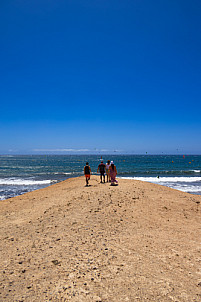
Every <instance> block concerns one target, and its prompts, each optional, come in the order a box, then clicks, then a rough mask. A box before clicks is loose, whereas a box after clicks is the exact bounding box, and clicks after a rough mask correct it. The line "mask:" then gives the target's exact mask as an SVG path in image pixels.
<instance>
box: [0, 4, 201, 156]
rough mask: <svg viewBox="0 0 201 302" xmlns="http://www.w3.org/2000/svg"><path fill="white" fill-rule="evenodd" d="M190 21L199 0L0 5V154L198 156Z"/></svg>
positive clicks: (199, 56) (199, 49) (196, 44)
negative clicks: (83, 153)
mask: <svg viewBox="0 0 201 302" xmlns="http://www.w3.org/2000/svg"><path fill="white" fill-rule="evenodd" d="M200 16H201V1H200V0H192V1H189V0H29V1H24V0H12V1H11V0H6V1H0V100H1V115H0V153H1V154H3V153H7V154H13V153H34V154H39V153H48V152H49V153H58V154H60V153H61V154H62V153H66V152H68V150H69V152H72V153H73V152H75V151H76V150H80V151H78V152H80V153H82V152H85V151H86V150H89V152H90V151H93V152H94V151H100V150H108V152H110V151H111V152H113V151H114V150H117V151H119V152H133V153H146V152H148V153H150V154H153V153H156V154H160V153H162V152H163V153H168V154H169V153H172V154H179V153H181V154H185V153H191V154H201V17H200ZM100 152H104V151H100Z"/></svg>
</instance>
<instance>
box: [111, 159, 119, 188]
mask: <svg viewBox="0 0 201 302" xmlns="http://www.w3.org/2000/svg"><path fill="white" fill-rule="evenodd" d="M109 172H110V177H111V186H114V185H115V184H117V183H118V181H117V180H116V175H117V169H116V166H115V165H114V162H113V161H111V165H110V168H109Z"/></svg>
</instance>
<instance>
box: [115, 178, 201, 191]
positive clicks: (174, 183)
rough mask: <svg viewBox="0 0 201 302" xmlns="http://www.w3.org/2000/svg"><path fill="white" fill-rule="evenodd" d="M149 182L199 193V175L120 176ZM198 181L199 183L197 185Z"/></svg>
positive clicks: (200, 179) (200, 186) (200, 188)
mask: <svg viewBox="0 0 201 302" xmlns="http://www.w3.org/2000/svg"><path fill="white" fill-rule="evenodd" d="M121 178H124V179H134V180H141V181H146V182H151V183H155V184H159V185H162V186H166V187H169V188H172V189H176V190H179V191H183V192H188V193H198V194H200V193H201V177H160V178H157V177H121ZM199 182H200V185H199Z"/></svg>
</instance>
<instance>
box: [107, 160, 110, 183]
mask: <svg viewBox="0 0 201 302" xmlns="http://www.w3.org/2000/svg"><path fill="white" fill-rule="evenodd" d="M109 169H110V161H109V160H108V161H107V164H106V174H107V182H108V181H109V182H110V181H111V180H110V172H109Z"/></svg>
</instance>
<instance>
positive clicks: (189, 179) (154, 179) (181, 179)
mask: <svg viewBox="0 0 201 302" xmlns="http://www.w3.org/2000/svg"><path fill="white" fill-rule="evenodd" d="M121 178H124V179H135V180H141V181H148V182H153V183H159V184H160V183H175V182H197V181H200V182H201V177H159V178H158V177H121Z"/></svg>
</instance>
